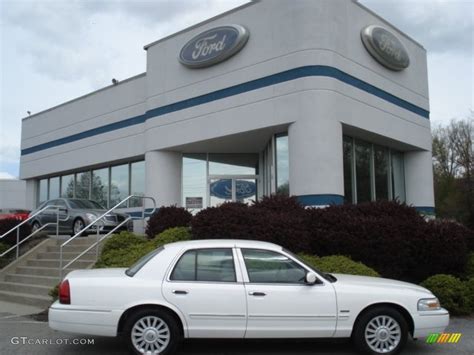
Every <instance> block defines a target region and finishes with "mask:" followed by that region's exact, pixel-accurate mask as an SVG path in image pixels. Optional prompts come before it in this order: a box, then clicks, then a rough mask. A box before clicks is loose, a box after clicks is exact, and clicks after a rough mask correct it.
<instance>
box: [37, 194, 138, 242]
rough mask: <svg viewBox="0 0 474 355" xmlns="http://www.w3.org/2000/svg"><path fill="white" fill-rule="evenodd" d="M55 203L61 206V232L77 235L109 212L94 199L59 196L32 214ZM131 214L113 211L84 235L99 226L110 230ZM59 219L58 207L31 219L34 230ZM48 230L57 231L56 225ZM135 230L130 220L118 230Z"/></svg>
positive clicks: (101, 228)
mask: <svg viewBox="0 0 474 355" xmlns="http://www.w3.org/2000/svg"><path fill="white" fill-rule="evenodd" d="M49 205H53V206H59V207H60V213H59V218H60V221H59V234H70V235H75V234H77V233H78V232H79V231H81V230H82V229H84V227H85V226H87V225H88V224H90V223H92V222H93V221H95V220H96V219H97V218H98V217H100V216H101V215H103V214H104V213H105V212H107V209H105V208H104V207H103V206H101V205H100V204H99V203H97V202H95V201H92V200H85V199H78V198H57V199H53V200H49V201H46V202H43V203H42V204H41V205H40V206H39V207H38V208H37V209H36V210H34V211H32V212H31V214H30V216H31V215H33V214H35V213H36V211H39V210H41V209H42V208H44V207H46V206H49ZM128 217H129V216H128V215H127V214H124V213H116V212H112V213H109V214H107V215H106V216H105V218H102V219H101V220H100V221H99V222H97V224H94V225H92V226H91V227H90V228H89V229H87V231H85V232H84V233H83V234H82V235H87V234H89V233H97V228H99V232H100V233H107V232H110V231H111V230H112V229H113V228H115V227H116V226H117V225H119V224H120V223H121V222H123V221H124V220H125V219H127V218H128ZM56 219H57V212H56V209H52V208H51V209H47V210H45V211H43V212H41V213H40V214H38V215H37V216H36V217H35V218H34V219H32V220H31V226H32V228H33V230H36V229H38V228H40V227H41V226H43V225H45V224H46V223H55V222H56ZM45 230H46V231H47V232H56V225H51V226H48V227H46V228H45ZM123 230H128V231H131V230H133V221H131V220H130V221H128V222H127V223H125V224H124V225H122V226H121V227H120V228H119V229H118V231H123Z"/></svg>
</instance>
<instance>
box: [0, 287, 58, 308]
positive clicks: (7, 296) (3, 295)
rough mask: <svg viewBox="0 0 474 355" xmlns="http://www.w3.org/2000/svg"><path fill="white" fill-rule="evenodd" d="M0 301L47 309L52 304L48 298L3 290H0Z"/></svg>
mask: <svg viewBox="0 0 474 355" xmlns="http://www.w3.org/2000/svg"><path fill="white" fill-rule="evenodd" d="M0 300H1V301H5V302H14V303H21V304H27V305H30V306H36V307H39V308H48V307H49V305H50V304H51V303H52V302H53V300H52V298H51V297H50V296H41V295H31V294H25V293H20V292H10V291H3V290H0Z"/></svg>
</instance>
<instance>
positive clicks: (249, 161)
mask: <svg viewBox="0 0 474 355" xmlns="http://www.w3.org/2000/svg"><path fill="white" fill-rule="evenodd" d="M257 165H258V154H209V175H255V174H256V172H257Z"/></svg>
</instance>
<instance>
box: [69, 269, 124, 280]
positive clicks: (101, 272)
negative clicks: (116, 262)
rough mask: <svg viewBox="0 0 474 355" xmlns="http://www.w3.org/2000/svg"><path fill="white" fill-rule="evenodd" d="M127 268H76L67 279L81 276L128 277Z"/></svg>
mask: <svg viewBox="0 0 474 355" xmlns="http://www.w3.org/2000/svg"><path fill="white" fill-rule="evenodd" d="M125 270H127V269H126V268H110V269H108V268H107V269H92V270H74V271H71V272H70V273H69V274H68V275H67V276H66V279H72V278H74V279H79V278H87V279H91V278H101V277H107V278H110V277H128V276H127V275H126V274H125Z"/></svg>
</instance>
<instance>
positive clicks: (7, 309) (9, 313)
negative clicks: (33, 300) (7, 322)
mask: <svg viewBox="0 0 474 355" xmlns="http://www.w3.org/2000/svg"><path fill="white" fill-rule="evenodd" d="M42 311H43V309H42V308H39V307H35V306H28V305H24V304H19V303H12V302H5V301H0V319H4V318H6V317H8V318H10V317H15V316H26V315H30V314H37V313H40V312H42Z"/></svg>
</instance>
